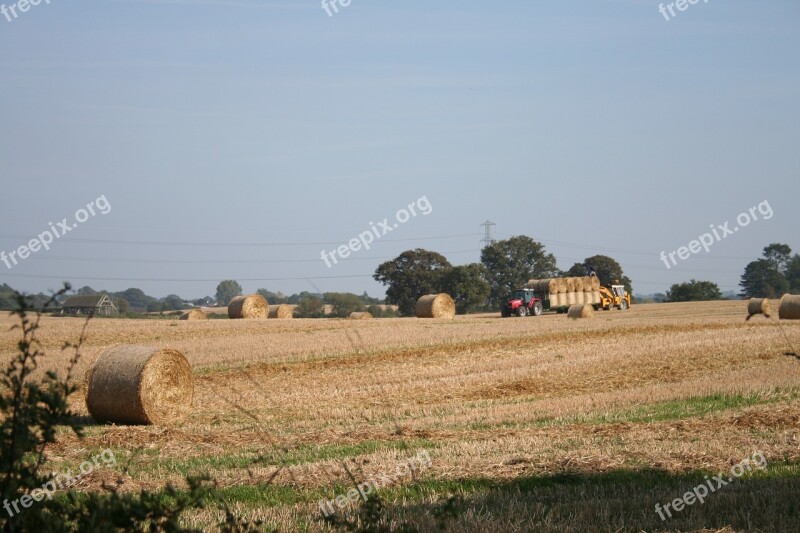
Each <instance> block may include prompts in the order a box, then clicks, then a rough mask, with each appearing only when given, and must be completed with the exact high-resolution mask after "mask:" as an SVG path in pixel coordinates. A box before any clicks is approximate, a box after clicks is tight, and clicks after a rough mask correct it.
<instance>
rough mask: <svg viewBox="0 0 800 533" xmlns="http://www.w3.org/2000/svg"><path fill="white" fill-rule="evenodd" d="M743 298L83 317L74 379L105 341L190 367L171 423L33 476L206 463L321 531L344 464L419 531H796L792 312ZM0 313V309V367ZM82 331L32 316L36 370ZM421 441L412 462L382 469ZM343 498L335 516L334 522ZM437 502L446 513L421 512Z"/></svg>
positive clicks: (262, 508) (799, 449)
mask: <svg viewBox="0 0 800 533" xmlns="http://www.w3.org/2000/svg"><path fill="white" fill-rule="evenodd" d="M745 308H746V303H743V302H722V303H693V304H660V305H637V306H634V307H633V308H632V309H630V310H628V311H624V312H622V311H609V312H602V311H601V312H599V313H598V314H597V315H596V317H595V318H594V319H592V320H584V321H571V320H568V319H567V318H566V317H565V316H564V315H545V316H542V317H528V318H509V319H501V318H499V316H495V315H479V316H469V317H457V318H456V319H455V320H449V321H440V320H417V319H381V320H371V321H347V320H274V319H273V320H253V321H248V320H243V321H229V320H210V321H204V322H180V321H177V320H174V321H173V320H110V319H94V320H92V321H91V322H90V324H89V326H88V340H87V342H86V344H85V345H84V347H83V350H82V353H83V357H82V360H81V362H80V364H79V367H78V369H77V373H76V375H78V376H83V374H84V372H85V370H86V369H87V368H89V366H90V365H91V363H92V362H93V361H94V359H96V357H97V356H98V354H99V353H100V351H102V349H103V348H105V347H107V346H110V345H112V344H117V343H131V344H143V345H149V346H158V347H170V348H174V349H177V350H180V351H181V352H183V353H184V354H185V355H186V356H187V358H188V360H189V362H190V363H191V364H192V366H193V368H194V374H195V399H194V409H193V411H192V414H191V415H190V416H189V417H188V419H187V420H186V421H185V422H183V423H182V424H180V425H179V426H177V427H171V428H162V427H127V426H100V425H92V424H91V422H90V425H89V426H88V428H87V431H86V436H85V437H84V438H83V439H78V438H76V437H75V436H73V435H71V434H69V433H66V432H64V433H63V434H62V435H61V438H60V440H59V442H58V444H57V445H55V446H53V447H51V448H50V450H49V454H48V458H49V464H48V467H49V468H52V469H53V470H54V471H64V470H66V469H67V468H72V469H74V468H75V467H76V466H77V465H79V464H80V463H81V462H82V461H83V460H84V459H85V458H87V457H90V456H92V455H93V454H95V453H97V451H98V450H103V449H106V448H111V449H112V450H113V451H114V453H115V456H116V457H117V465H116V466H115V467H113V468H103V469H97V470H96V471H94V472H92V473H91V474H90V475H88V476H86V477H84V478H82V479H81V481H80V488H81V490H104V488H103V487H104V484H109V483H111V484H114V485H115V486H117V487H118V488H119V489H120V490H139V489H142V488H144V489H157V488H160V487H163V486H164V485H166V484H167V483H172V484H175V485H178V486H183V485H184V480H185V477H186V475H193V474H199V473H203V472H208V473H209V474H211V476H212V477H213V478H215V479H216V481H217V484H218V488H217V493H216V494H217V497H218V498H220V499H224V500H225V501H226V502H227V503H228V504H229V506H230V507H231V508H232V509H234V510H235V511H237V512H238V513H240V514H242V515H244V516H248V517H251V518H257V519H262V520H264V521H265V523H266V524H267V525H268V526H269V527H271V528H275V529H277V530H279V531H320V530H323V531H324V530H327V529H329V526H328V525H326V524H325V523H324V522H323V521H322V511H321V508H320V505H319V500H331V499H334V498H336V497H337V496H341V495H346V494H347V492H348V491H349V490H350V489H351V488H353V482H352V480H351V478H350V474H348V471H349V472H350V473H351V474H352V475H353V477H354V478H355V479H356V480H357V481H359V482H362V481H369V480H375V479H381V478H382V476H383V479H386V476H390V477H391V479H392V483H391V484H388V485H386V486H383V487H381V488H380V490H379V491H378V494H379V496H380V497H381V499H382V501H383V502H384V505H385V516H384V519H385V520H386V522H387V523H388V524H390V525H392V526H399V525H400V524H411V525H414V526H415V527H417V528H418V529H419V530H422V531H429V530H434V529H436V528H437V527H439V526H440V525H441V524H444V527H445V529H446V530H447V531H476V532H477V531H532V530H536V531H620V530H621V531H640V530H647V531H678V530H681V531H694V530H703V529H707V530H709V531H719V530H759V531H796V530H800V510H799V508H798V506H797V503H796V502H797V501H798V500H800V483H798V470H797V465H798V462H799V461H800V358H798V356H797V355H794V354H796V353H797V349H796V348H795V347H794V346H793V345H796V346H798V347H800V323H797V322H795V323H792V322H783V323H781V327H782V329H781V327H779V326H778V325H777V324H776V322H774V321H771V320H766V319H764V318H763V317H755V318H754V319H752V320H751V321H749V322H745V321H744V318H745ZM13 323H14V320H13V318H11V317H3V318H1V319H0V354H2V355H3V356H4V358H6V359H7V358H8V357H10V356H11V354H13V353H14V350H15V344H16V342H17V338H18V337H17V332H14V331H9V328H10V327H11V325H12V324H13ZM82 325H83V322H82V321H81V320H80V319H74V318H73V319H70V318H46V319H43V322H42V330H41V332H40V335H39V336H40V338H41V340H42V342H43V345H44V346H45V348H46V349H47V351H48V356H47V358H46V364H45V366H47V367H50V368H56V369H60V370H61V371H62V373H63V370H64V369H65V368H66V364H67V361H68V359H69V354H61V353H59V349H60V346H61V344H62V343H63V342H64V341H67V340H70V341H76V340H77V338H78V335H79V333H80V330H81V327H82ZM73 400H74V409H75V411H77V412H78V413H79V414H81V415H85V416H88V412H87V411H86V408H85V405H84V404H83V398H82V397H79V396H78V395H76V396H75V397H74V398H73ZM88 420H89V419H87V421H88ZM420 451H427V453H428V454H429V456H430V465H424V466H423V467H421V468H417V469H416V470H415V471H410V472H404V473H403V474H402V475H400V474H399V473H398V465H399V464H402V463H404V462H405V461H407V460H408V459H409V458H411V457H413V456H415V455H417V454H418V453H419V452H420ZM754 453H761V454H763V457H764V458H765V460H766V468H765V469H753V470H752V471H751V472H749V473H747V474H745V475H744V476H742V477H741V478H738V479H733V480H732V481H731V482H730V483H728V484H727V486H724V487H721V488H720V489H718V490H716V491H713V492H712V493H711V494H709V495H708V497H707V498H706V500H705V501H704V503H700V502H695V503H694V504H693V505H688V506H686V507H685V508H684V509H683V510H681V511H673V512H672V513H671V514H672V516H671V517H667V518H666V520H663V521H662V520H661V518H660V517H659V515H658V514H657V513H656V510H655V506H656V504H661V505H662V506H663V505H664V504H666V503H668V502H672V501H673V500H675V499H676V498H682V497H683V495H684V494H685V493H687V492H688V491H691V490H692V489H693V488H694V487H696V486H697V485H699V484H701V483H705V476H708V477H709V478H711V477H712V476H714V475H719V474H725V476H729V474H728V473H729V471H730V469H731V467H732V466H733V465H735V464H736V463H739V462H740V461H742V460H743V459H746V458H751V457H753V456H754ZM451 496H458V498H457V499H455V500H452V501H451V503H452V505H445V502H447V501H448V498H450V497H451ZM340 501H343V500H340ZM358 505H359V504H358V503H348V504H347V505H346V506H345V507H344V508H343V509H339V508H338V507H337V506H336V505H335V504H334V508H335V510H336V515H337V516H343V517H347V516H352V515H353V514H354V513H356V512H357V511H358ZM445 508H448V509H453V510H454V513H453V515H454V516H451V517H449V518H447V519H446V520H445V519H442V518H441V515H442V512H443V511H442V510H443V509H445ZM220 513H221V512H220V511H219V510H218V509H216V508H214V506H210V508H209V509H207V510H204V511H200V512H197V513H195V514H192V515H190V516H189V517H187V519H188V522H187V525H191V526H195V527H209V526H210V525H211V524H214V523H216V522H218V521H219V518H220V516H221V514H220Z"/></svg>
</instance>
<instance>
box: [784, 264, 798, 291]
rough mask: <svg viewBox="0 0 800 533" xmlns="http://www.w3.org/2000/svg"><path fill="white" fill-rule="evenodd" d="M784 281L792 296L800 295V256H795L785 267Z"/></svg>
mask: <svg viewBox="0 0 800 533" xmlns="http://www.w3.org/2000/svg"><path fill="white" fill-rule="evenodd" d="M786 281H788V282H789V290H790V291H791V292H792V293H793V294H800V255H795V256H794V257H792V259H791V260H790V261H789V263H788V264H787V265H786Z"/></svg>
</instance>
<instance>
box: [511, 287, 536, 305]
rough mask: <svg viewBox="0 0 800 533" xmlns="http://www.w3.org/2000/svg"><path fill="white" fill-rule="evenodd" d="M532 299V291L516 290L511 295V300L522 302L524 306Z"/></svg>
mask: <svg viewBox="0 0 800 533" xmlns="http://www.w3.org/2000/svg"><path fill="white" fill-rule="evenodd" d="M533 298H534V296H533V289H517V290H515V291H514V294H512V295H511V299H512V300H522V302H523V303H524V304H525V305H526V306H527V305H528V304H529V303H530V301H531V300H532V299H533Z"/></svg>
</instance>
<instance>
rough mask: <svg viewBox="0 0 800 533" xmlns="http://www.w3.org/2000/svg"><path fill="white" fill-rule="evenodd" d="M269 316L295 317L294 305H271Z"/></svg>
mask: <svg viewBox="0 0 800 533" xmlns="http://www.w3.org/2000/svg"><path fill="white" fill-rule="evenodd" d="M269 318H294V312H293V311H292V306H291V305H287V304H280V305H270V306H269Z"/></svg>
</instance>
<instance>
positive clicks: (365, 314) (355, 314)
mask: <svg viewBox="0 0 800 533" xmlns="http://www.w3.org/2000/svg"><path fill="white" fill-rule="evenodd" d="M348 318H349V319H350V320H369V319H370V318H372V313H368V312H366V311H364V312H363V313H359V312H356V311H354V312H352V313H350V316H349V317H348Z"/></svg>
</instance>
